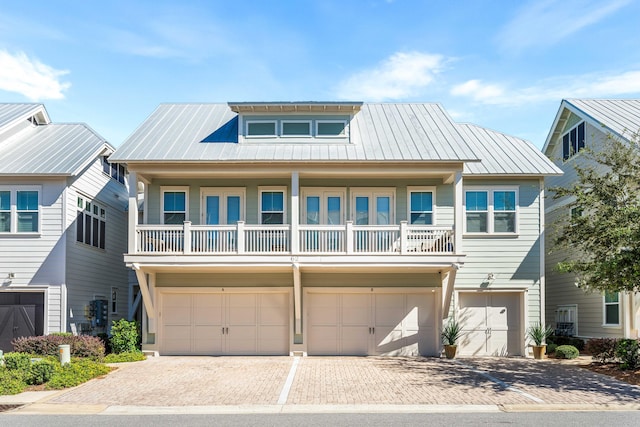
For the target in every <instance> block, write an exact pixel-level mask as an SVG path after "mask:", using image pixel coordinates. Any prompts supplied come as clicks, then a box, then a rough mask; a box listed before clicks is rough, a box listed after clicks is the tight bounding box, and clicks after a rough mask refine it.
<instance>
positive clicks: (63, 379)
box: [47, 358, 111, 389]
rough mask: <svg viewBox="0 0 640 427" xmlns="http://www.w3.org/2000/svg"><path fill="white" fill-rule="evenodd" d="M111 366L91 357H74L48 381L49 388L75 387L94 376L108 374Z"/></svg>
mask: <svg viewBox="0 0 640 427" xmlns="http://www.w3.org/2000/svg"><path fill="white" fill-rule="evenodd" d="M109 371H111V368H110V367H108V366H107V365H104V364H102V363H99V362H96V361H93V360H90V359H78V358H73V359H72V360H71V363H69V364H67V365H64V366H62V367H60V369H57V370H56V372H55V373H54V374H53V376H52V377H51V379H50V380H49V382H48V383H47V388H48V389H61V388H67V387H75V386H77V385H79V384H82V383H84V382H86V381H89V380H90V379H92V378H95V377H99V376H100V375H105V374H108V373H109Z"/></svg>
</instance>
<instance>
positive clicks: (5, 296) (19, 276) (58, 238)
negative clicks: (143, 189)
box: [0, 104, 128, 351]
mask: <svg viewBox="0 0 640 427" xmlns="http://www.w3.org/2000/svg"><path fill="white" fill-rule="evenodd" d="M113 150H114V148H113V147H112V146H111V145H109V144H108V143H107V142H106V141H105V140H104V139H103V138H102V137H100V136H99V135H98V134H96V133H95V132H94V131H93V130H92V129H90V128H89V127H88V126H87V125H85V124H67V123H64V124H62V123H61V124H58V123H51V121H50V119H49V116H48V114H47V111H46V110H45V108H44V106H43V105H41V104H0V349H2V350H4V351H9V350H11V349H12V346H11V340H12V339H13V338H16V337H20V336H29V335H40V334H48V333H52V332H61V331H72V332H76V333H98V332H106V331H107V326H108V325H107V322H110V321H111V320H113V319H117V318H119V317H121V316H123V315H124V316H126V314H127V313H126V309H127V292H128V281H127V269H126V268H125V267H124V266H123V265H122V254H123V253H124V252H125V251H126V233H127V231H126V227H127V215H126V212H125V208H126V206H127V197H128V189H127V187H126V181H125V168H124V166H123V165H118V164H109V163H107V162H106V159H107V156H109V155H110V154H111V153H112V152H113ZM91 301H102V302H100V303H96V302H94V303H92V302H91ZM96 309H97V310H98V311H100V312H101V313H105V312H106V318H105V316H103V315H99V313H95V312H96Z"/></svg>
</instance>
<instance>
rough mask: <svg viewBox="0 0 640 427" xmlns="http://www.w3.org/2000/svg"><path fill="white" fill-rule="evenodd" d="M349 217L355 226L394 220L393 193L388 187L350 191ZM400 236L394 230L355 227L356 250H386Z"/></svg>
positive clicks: (379, 223)
mask: <svg viewBox="0 0 640 427" xmlns="http://www.w3.org/2000/svg"><path fill="white" fill-rule="evenodd" d="M351 217H352V219H353V222H354V225H356V226H364V225H368V226H385V225H391V224H394V222H395V193H394V191H393V190H390V189H388V190H387V189H380V190H364V189H354V190H353V191H352V202H351ZM399 237H400V236H399V235H398V234H397V232H396V231H390V230H385V229H384V228H382V227H381V228H379V229H376V227H369V228H368V229H356V231H355V249H356V251H357V252H387V251H388V250H389V249H391V248H393V247H394V244H395V243H396V241H397V239H398V238H399Z"/></svg>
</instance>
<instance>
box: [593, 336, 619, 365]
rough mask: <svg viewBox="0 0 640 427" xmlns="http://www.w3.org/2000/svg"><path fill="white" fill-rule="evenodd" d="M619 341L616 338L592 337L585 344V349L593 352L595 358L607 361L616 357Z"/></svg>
mask: <svg viewBox="0 0 640 427" xmlns="http://www.w3.org/2000/svg"><path fill="white" fill-rule="evenodd" d="M617 343H618V340H617V339H615V338H592V339H590V340H588V341H587V343H586V344H585V350H586V351H588V352H589V354H591V357H593V360H597V361H598V362H600V363H607V362H611V361H613V360H614V359H615V357H616V345H617Z"/></svg>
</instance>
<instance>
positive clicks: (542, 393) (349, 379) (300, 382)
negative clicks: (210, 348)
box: [48, 357, 640, 406]
mask: <svg viewBox="0 0 640 427" xmlns="http://www.w3.org/2000/svg"><path fill="white" fill-rule="evenodd" d="M295 360H296V359H295V358H292V357H156V358H150V359H148V360H146V361H144V362H137V363H132V364H123V365H121V366H120V367H119V368H118V370H117V371H115V372H112V373H111V374H109V375H108V376H106V377H104V378H101V379H96V380H94V381H91V382H89V383H87V384H84V385H82V386H80V387H78V388H75V389H73V390H70V391H68V392H66V393H63V394H60V395H57V396H56V397H54V398H52V399H50V400H49V401H48V403H49V404H78V405H92V404H93V405H107V406H110V405H116V406H128V405H133V406H199V405H276V404H278V403H280V404H282V403H285V402H286V403H285V404H286V405H316V404H318V405H322V404H325V405H348V404H356V405H357V404H396V405H398V404H399V405H405V404H406V405H420V404H426V405H459V404H462V405H520V404H526V405H529V404H531V405H538V404H541V403H547V404H558V403H566V404H570V403H583V404H584V403H588V404H611V403H635V402H638V399H640V387H635V386H631V385H628V384H625V383H621V382H618V381H616V380H614V379H612V378H609V377H605V376H602V375H598V374H594V373H592V372H589V371H587V370H584V369H581V368H579V367H576V366H569V365H561V364H559V363H556V362H554V361H535V360H531V359H506V358H505V359H498V358H491V359H459V360H455V361H450V360H446V359H431V358H402V357H398V358H380V357H303V358H299V359H298V360H297V362H296V363H294V361H295ZM294 365H295V375H294V374H290V372H291V368H292V366H294ZM287 378H290V381H289V382H287Z"/></svg>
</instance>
